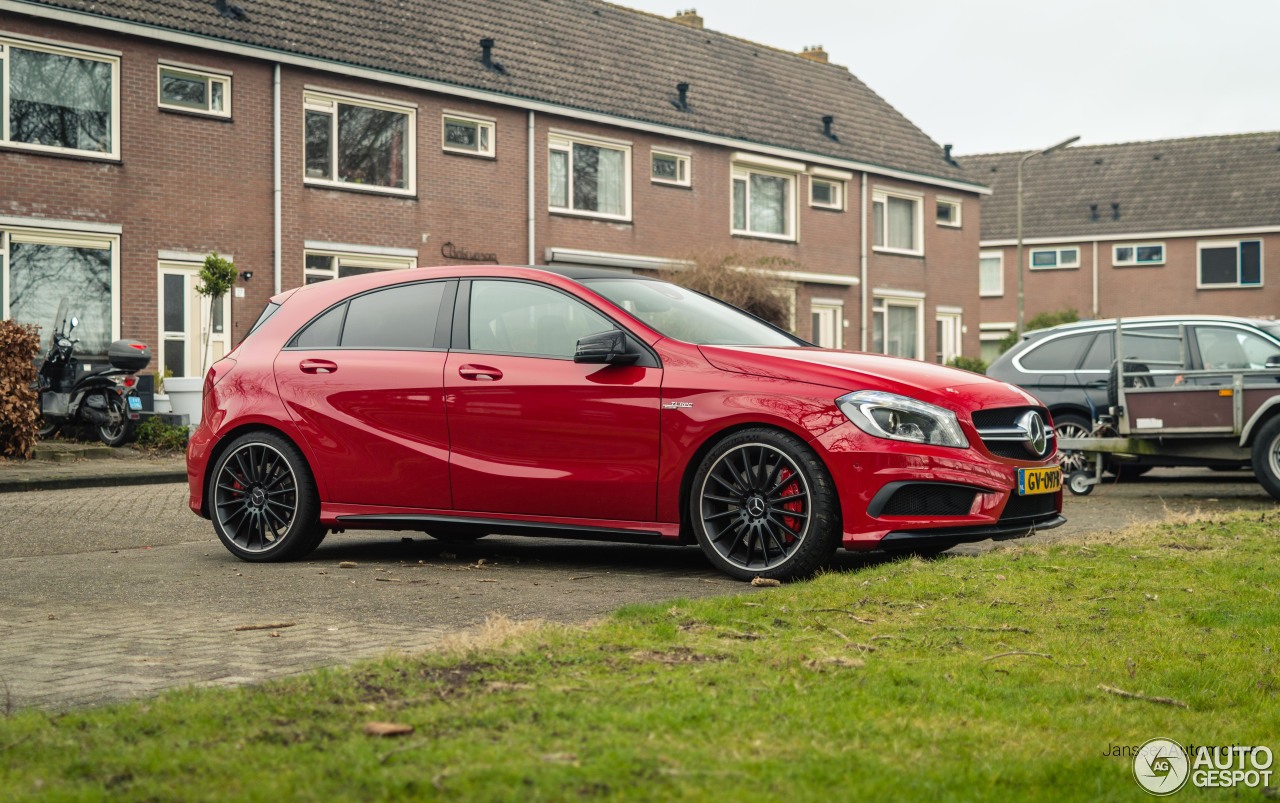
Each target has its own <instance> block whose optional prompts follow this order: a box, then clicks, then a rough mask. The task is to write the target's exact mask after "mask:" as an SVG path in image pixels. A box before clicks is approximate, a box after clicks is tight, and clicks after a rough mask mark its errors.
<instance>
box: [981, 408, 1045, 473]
mask: <svg viewBox="0 0 1280 803" xmlns="http://www.w3.org/2000/svg"><path fill="white" fill-rule="evenodd" d="M1030 411H1035V412H1037V413H1039V414H1040V419H1041V420H1042V421H1043V422H1044V425H1045V429H1046V435H1047V436H1048V439H1049V441H1048V444H1047V445H1046V447H1045V451H1046V454H1048V453H1052V452H1053V442H1054V435H1053V430H1052V429H1050V428H1049V411H1048V410H1046V409H1045V408H1043V407H997V408H994V409H990V410H975V411H974V412H973V416H972V418H973V426H974V427H975V428H976V429H977V430H978V435H980V436H981V437H982V445H983V446H985V447H986V449H987V451H988V452H990V453H991V454H992V455H993V456H995V457H1003V458H1005V459H1006V460H1026V461H1036V460H1040V459H1041V458H1039V457H1036V456H1035V455H1033V454H1032V453H1031V452H1030V451H1029V450H1028V449H1027V439H1026V437H1025V436H1024V435H1023V434H1022V429H1021V427H1019V426H1018V420H1019V419H1020V418H1022V416H1023V415H1025V414H1026V413H1028V412H1030Z"/></svg>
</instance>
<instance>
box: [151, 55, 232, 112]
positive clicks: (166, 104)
mask: <svg viewBox="0 0 1280 803" xmlns="http://www.w3.org/2000/svg"><path fill="white" fill-rule="evenodd" d="M158 70H159V78H158V79H157V82H156V93H157V95H158V97H159V101H158V102H159V104H160V108H162V109H177V110H179V111H186V112H199V113H201V114H208V115H211V116H213V117H230V116H231V76H229V75H224V74H223V75H220V74H216V73H211V72H204V71H202V70H193V69H188V68H186V67H170V66H166V65H163V64H161V65H160V66H159V68H158Z"/></svg>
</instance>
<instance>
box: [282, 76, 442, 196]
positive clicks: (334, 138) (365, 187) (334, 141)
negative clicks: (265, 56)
mask: <svg viewBox="0 0 1280 803" xmlns="http://www.w3.org/2000/svg"><path fill="white" fill-rule="evenodd" d="M340 103H341V104H345V105H348V106H363V107H365V108H371V109H379V110H381V111H388V112H394V113H396V114H404V115H408V122H407V125H406V126H405V128H406V131H405V162H406V164H405V179H406V181H405V188H404V189H401V188H399V187H384V186H382V185H379V184H358V183H356V182H353V181H343V180H341V179H338V178H313V177H311V176H308V175H307V162H306V152H307V126H306V113H307V112H308V111H316V112H328V113H329V114H330V115H331V116H332V118H333V119H332V122H331V124H330V129H329V165H330V169H331V170H332V171H334V175H337V172H336V171H337V169H338V104H340ZM302 113H303V126H302V153H303V160H302V182H303V183H304V184H307V185H310V186H315V187H331V188H334V189H343V190H355V191H357V192H371V193H381V194H386V195H416V194H417V176H418V170H417V153H418V148H417V142H418V108H417V107H416V106H413V105H409V104H404V103H397V102H394V101H386V100H381V99H376V100H375V99H373V98H366V97H363V96H356V95H348V94H343V93H340V92H330V91H324V90H318V89H310V88H308V89H306V90H305V91H304V92H303V96H302Z"/></svg>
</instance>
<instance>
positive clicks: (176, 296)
mask: <svg viewBox="0 0 1280 803" xmlns="http://www.w3.org/2000/svg"><path fill="white" fill-rule="evenodd" d="M159 273H160V286H159V297H160V304H159V305H158V306H159V307H160V340H161V345H160V349H159V353H158V355H157V356H158V357H159V363H160V364H159V370H160V374H161V375H162V376H164V375H166V373H167V375H169V376H197V377H198V376H203V375H204V372H205V370H207V369H208V367H209V366H210V365H212V364H213V363H214V362H216V361H217V360H220V359H222V357H223V356H224V355H225V354H226V353H227V352H228V351H230V350H231V332H230V329H231V327H230V323H231V295H230V294H227V295H225V296H223V297H222V298H220V299H218V301H217V302H216V303H213V304H210V301H209V299H208V298H206V297H205V296H202V295H200V294H199V293H197V292H196V288H197V287H198V286H199V285H200V265H199V263H184V262H161V263H160V270H159Z"/></svg>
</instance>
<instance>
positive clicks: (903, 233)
mask: <svg viewBox="0 0 1280 803" xmlns="http://www.w3.org/2000/svg"><path fill="white" fill-rule="evenodd" d="M888 203H889V210H888V211H889V247H890V248H903V249H906V250H908V251H914V250H915V248H916V202H915V201H909V200H907V199H906V198H889V199H888Z"/></svg>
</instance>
